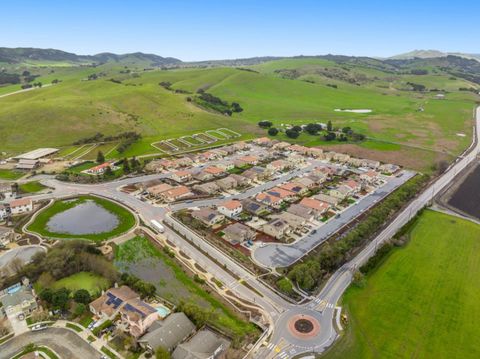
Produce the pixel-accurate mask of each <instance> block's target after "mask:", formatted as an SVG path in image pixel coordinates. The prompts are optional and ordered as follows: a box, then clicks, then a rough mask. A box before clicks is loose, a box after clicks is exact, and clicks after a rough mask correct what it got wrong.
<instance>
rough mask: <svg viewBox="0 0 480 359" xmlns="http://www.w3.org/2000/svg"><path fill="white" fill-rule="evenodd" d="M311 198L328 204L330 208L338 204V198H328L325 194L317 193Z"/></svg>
mask: <svg viewBox="0 0 480 359" xmlns="http://www.w3.org/2000/svg"><path fill="white" fill-rule="evenodd" d="M313 198H314V199H316V200H318V201H322V202H325V203H328V204H329V205H330V206H336V205H337V204H338V202H340V199H339V198H338V197H334V196H329V195H328V194H325V193H319V194H317V195H315V196H313Z"/></svg>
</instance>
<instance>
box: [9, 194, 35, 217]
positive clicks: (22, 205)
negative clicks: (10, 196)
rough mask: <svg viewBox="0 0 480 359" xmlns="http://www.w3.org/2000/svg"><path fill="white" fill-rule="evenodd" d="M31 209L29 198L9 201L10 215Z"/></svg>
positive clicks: (31, 204)
mask: <svg viewBox="0 0 480 359" xmlns="http://www.w3.org/2000/svg"><path fill="white" fill-rule="evenodd" d="M31 211H33V202H32V200H31V199H30V198H20V199H15V200H13V201H11V202H10V213H11V214H12V215H17V214H22V213H28V212H31Z"/></svg>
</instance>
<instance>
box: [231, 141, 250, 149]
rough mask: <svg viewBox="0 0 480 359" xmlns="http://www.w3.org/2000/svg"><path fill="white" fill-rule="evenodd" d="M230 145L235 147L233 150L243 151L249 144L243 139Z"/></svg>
mask: <svg viewBox="0 0 480 359" xmlns="http://www.w3.org/2000/svg"><path fill="white" fill-rule="evenodd" d="M232 147H233V148H234V149H235V151H243V150H246V149H247V148H248V147H249V146H248V144H247V143H246V142H245V141H239V142H235V143H234V144H233V145H232Z"/></svg>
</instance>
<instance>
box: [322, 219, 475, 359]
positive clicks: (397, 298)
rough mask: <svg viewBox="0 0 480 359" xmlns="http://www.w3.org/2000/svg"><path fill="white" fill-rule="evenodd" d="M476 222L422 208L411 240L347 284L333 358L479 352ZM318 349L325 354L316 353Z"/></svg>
mask: <svg viewBox="0 0 480 359" xmlns="http://www.w3.org/2000/svg"><path fill="white" fill-rule="evenodd" d="M479 236H480V226H478V225H476V224H473V223H471V222H468V221H464V220H461V219H458V218H455V217H451V216H448V215H445V214H440V213H437V212H433V211H426V212H424V213H423V214H422V216H421V217H420V219H419V221H418V223H417V224H416V225H415V227H414V228H413V231H412V233H411V242H410V243H409V244H408V245H407V246H406V247H405V248H402V249H396V250H395V251H394V252H393V253H392V254H391V256H390V257H389V258H388V259H387V260H386V261H385V262H384V263H383V264H382V265H381V267H380V268H378V269H377V270H376V271H375V272H373V273H372V274H371V275H369V276H368V278H367V279H366V284H365V286H364V287H358V286H352V287H351V288H349V289H348V290H347V292H346V293H345V296H344V299H343V306H344V307H345V308H346V310H347V311H348V313H349V322H350V324H349V328H348V330H347V333H346V335H345V336H344V337H343V338H342V339H340V341H339V342H338V343H337V344H336V345H335V346H334V347H333V348H332V349H331V350H330V352H328V353H327V354H326V355H325V356H324V357H325V358H326V359H336V358H382V359H383V358H478V357H479V356H480V349H479V348H480V340H479V338H478V335H477V332H478V321H479V320H480V309H479V307H478V301H479V300H480V286H479V282H478V276H479V275H480V260H479V258H480V257H479V253H480V242H479V241H478V238H479ZM322 357H323V356H322Z"/></svg>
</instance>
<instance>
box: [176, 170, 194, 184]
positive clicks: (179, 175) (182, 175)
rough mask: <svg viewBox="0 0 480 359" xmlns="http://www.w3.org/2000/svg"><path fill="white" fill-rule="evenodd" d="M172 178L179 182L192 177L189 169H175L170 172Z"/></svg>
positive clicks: (186, 180)
mask: <svg viewBox="0 0 480 359" xmlns="http://www.w3.org/2000/svg"><path fill="white" fill-rule="evenodd" d="M172 179H173V180H174V181H176V182H179V183H183V182H188V181H190V180H191V179H192V173H191V172H189V171H175V172H173V173H172Z"/></svg>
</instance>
